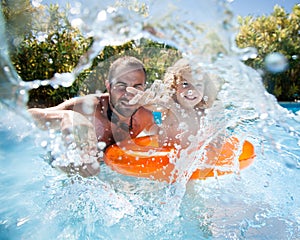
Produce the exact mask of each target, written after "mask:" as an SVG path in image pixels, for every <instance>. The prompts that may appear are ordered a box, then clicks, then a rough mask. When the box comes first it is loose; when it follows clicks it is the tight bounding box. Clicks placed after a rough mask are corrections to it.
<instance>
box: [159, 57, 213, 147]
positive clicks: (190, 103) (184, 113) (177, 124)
mask: <svg viewBox="0 0 300 240" xmlns="http://www.w3.org/2000/svg"><path fill="white" fill-rule="evenodd" d="M164 84H165V87H166V88H167V89H168V92H169V93H171V94H170V97H171V99H172V101H169V102H168V104H164V105H165V106H167V107H168V108H167V109H166V110H165V111H163V112H162V129H163V131H162V132H161V134H160V135H161V136H160V138H161V140H162V141H163V143H164V144H166V143H172V144H179V145H180V146H181V147H182V148H186V147H187V146H189V144H190V142H191V141H192V136H195V135H196V134H197V132H198V130H199V129H200V124H201V119H202V118H203V117H204V116H205V110H206V109H207V108H210V107H211V106H212V105H213V103H214V100H215V98H216V95H217V90H216V87H215V86H214V84H213V82H212V81H211V80H210V78H209V76H208V75H207V74H206V73H205V72H203V71H202V70H201V69H199V68H198V69H195V71H192V68H191V66H190V64H189V62H188V60H187V59H180V60H178V61H177V62H176V63H175V64H174V65H173V66H172V67H170V68H168V69H167V72H166V74H165V77H164Z"/></svg>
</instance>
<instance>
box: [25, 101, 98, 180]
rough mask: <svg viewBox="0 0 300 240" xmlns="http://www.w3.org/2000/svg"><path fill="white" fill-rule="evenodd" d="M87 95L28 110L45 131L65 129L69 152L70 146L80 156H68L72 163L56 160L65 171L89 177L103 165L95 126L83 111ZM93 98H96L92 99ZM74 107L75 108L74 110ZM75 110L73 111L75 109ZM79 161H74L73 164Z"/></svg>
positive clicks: (96, 172)
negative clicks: (99, 160) (71, 157)
mask: <svg viewBox="0 0 300 240" xmlns="http://www.w3.org/2000/svg"><path fill="white" fill-rule="evenodd" d="M84 99H85V98H81V99H71V100H68V101H66V102H64V103H62V104H60V105H58V106H55V107H51V108H45V109H41V108H32V109H28V111H29V112H30V113H31V115H32V117H33V119H34V120H35V122H36V124H37V126H38V127H39V128H41V129H43V130H49V129H53V130H59V131H61V132H62V135H63V140H64V144H65V147H66V151H69V150H70V148H72V149H71V150H72V151H73V152H74V151H75V150H76V153H78V154H76V156H77V158H80V159H76V161H75V159H68V160H70V162H69V163H57V162H55V161H54V162H53V163H56V164H53V165H55V167H58V168H60V169H62V170H64V171H65V172H68V173H74V172H78V173H79V174H80V175H82V176H84V177H87V176H91V175H96V174H98V173H99V170H100V168H99V167H100V166H99V163H98V161H97V154H98V149H97V143H98V141H97V137H96V133H95V129H94V126H93V124H92V122H91V121H89V120H88V118H87V117H85V116H84V115H83V114H82V113H84V112H83V111H81V113H80V112H79V111H78V112H77V111H75V110H76V109H78V110H80V109H82V106H83V105H84V104H83V102H85V101H84ZM91 99H93V98H91ZM71 109H72V110H71ZM73 109H74V110H73ZM75 162H76V163H77V164H74V163H75Z"/></svg>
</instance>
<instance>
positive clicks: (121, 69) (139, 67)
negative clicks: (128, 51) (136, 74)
mask: <svg viewBox="0 0 300 240" xmlns="http://www.w3.org/2000/svg"><path fill="white" fill-rule="evenodd" d="M132 71H143V72H144V74H145V80H146V70H145V67H144V64H143V63H142V62H141V61H140V60H139V59H137V58H135V57H132V56H124V57H120V58H118V59H117V60H115V61H114V62H113V63H112V64H111V66H110V69H109V72H108V82H109V84H112V82H113V80H114V79H117V78H119V77H120V76H122V75H124V74H126V73H129V72H132Z"/></svg>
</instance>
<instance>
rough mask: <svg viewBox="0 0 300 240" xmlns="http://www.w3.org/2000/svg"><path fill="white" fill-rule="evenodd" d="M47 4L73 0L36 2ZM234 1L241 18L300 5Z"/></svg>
mask: <svg viewBox="0 0 300 240" xmlns="http://www.w3.org/2000/svg"><path fill="white" fill-rule="evenodd" d="M35 1H41V2H42V3H43V4H45V3H53V2H58V3H66V2H72V0H35ZM196 1H197V0H195V2H196ZM228 1H232V2H231V3H230V7H231V9H232V10H233V13H234V14H235V15H240V16H243V17H244V16H247V15H252V16H261V15H270V13H272V12H273V8H274V6H275V5H276V4H278V5H279V6H281V7H283V8H284V9H285V11H286V12H288V13H290V12H291V11H292V8H293V6H294V5H295V4H300V0H228Z"/></svg>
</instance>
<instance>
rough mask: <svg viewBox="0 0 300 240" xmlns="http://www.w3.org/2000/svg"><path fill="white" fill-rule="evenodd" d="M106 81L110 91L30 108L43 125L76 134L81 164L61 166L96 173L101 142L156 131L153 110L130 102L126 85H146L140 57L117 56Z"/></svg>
mask: <svg viewBox="0 0 300 240" xmlns="http://www.w3.org/2000/svg"><path fill="white" fill-rule="evenodd" d="M105 85H106V88H107V90H108V93H104V94H101V95H96V94H95V95H87V96H84V97H79V98H74V99H70V100H68V101H66V102H64V103H62V104H60V105H58V106H56V107H51V108H47V109H37V108H33V109H29V112H30V113H31V114H32V116H33V117H34V119H36V120H37V122H38V123H39V125H40V126H41V127H43V128H45V127H46V126H47V127H48V128H50V129H60V130H61V131H62V133H64V134H65V135H66V136H70V135H71V136H73V139H72V138H71V140H70V142H72V144H73V145H74V142H75V143H76V147H77V148H78V149H79V150H80V151H82V152H83V153H84V154H83V157H82V159H83V160H82V162H81V164H77V166H74V164H69V165H66V166H59V167H60V168H61V169H63V170H64V171H67V172H73V171H76V172H79V173H80V174H81V175H82V176H90V175H95V174H97V173H98V172H99V170H100V166H99V164H98V162H97V160H96V159H97V156H98V149H97V148H98V146H101V148H102V150H103V149H104V148H105V147H107V146H109V145H111V144H114V143H116V142H120V141H123V140H126V139H131V138H135V137H137V136H139V135H141V134H150V133H154V132H156V131H157V129H156V128H157V126H156V125H155V123H154V120H153V116H152V113H151V112H150V111H148V110H146V109H145V108H143V107H141V106H140V105H139V104H138V103H136V104H129V101H130V100H131V99H132V98H133V97H134V95H133V94H132V93H130V92H128V91H127V88H128V87H129V88H135V89H138V90H142V91H144V90H145V87H146V71H145V68H144V66H143V64H142V62H141V61H139V60H138V59H136V58H134V57H129V56H125V57H121V58H119V59H117V60H116V61H115V62H113V63H112V65H111V67H110V70H109V74H108V80H107V81H106V82H105ZM66 142H67V143H68V140H67V141H66ZM97 143H99V144H98V145H97Z"/></svg>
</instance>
